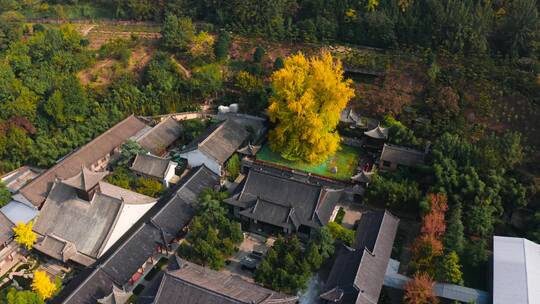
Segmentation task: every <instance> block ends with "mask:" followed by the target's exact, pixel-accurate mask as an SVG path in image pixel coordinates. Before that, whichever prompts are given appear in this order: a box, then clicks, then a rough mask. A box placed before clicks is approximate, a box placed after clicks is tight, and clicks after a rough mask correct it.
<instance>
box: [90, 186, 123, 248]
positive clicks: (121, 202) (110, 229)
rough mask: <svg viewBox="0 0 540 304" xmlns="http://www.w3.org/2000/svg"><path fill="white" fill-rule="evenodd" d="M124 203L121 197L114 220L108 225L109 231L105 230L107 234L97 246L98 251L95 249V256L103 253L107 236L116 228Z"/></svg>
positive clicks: (107, 239)
mask: <svg viewBox="0 0 540 304" xmlns="http://www.w3.org/2000/svg"><path fill="white" fill-rule="evenodd" d="M125 205H126V202H125V201H124V198H123V197H121V200H120V207H119V208H118V212H116V216H115V217H114V221H113V222H112V224H111V225H110V227H109V231H107V235H106V236H105V238H104V239H103V241H102V242H101V245H99V248H98V251H97V254H96V255H97V257H100V256H101V255H102V254H103V253H104V252H103V250H104V249H105V246H106V245H107V243H108V242H109V238H110V237H111V235H112V234H113V231H114V229H115V228H116V225H117V224H118V221H119V219H120V216H121V215H122V211H124V207H125ZM126 232H127V231H126ZM126 232H124V233H126ZM117 241H118V240H117Z"/></svg>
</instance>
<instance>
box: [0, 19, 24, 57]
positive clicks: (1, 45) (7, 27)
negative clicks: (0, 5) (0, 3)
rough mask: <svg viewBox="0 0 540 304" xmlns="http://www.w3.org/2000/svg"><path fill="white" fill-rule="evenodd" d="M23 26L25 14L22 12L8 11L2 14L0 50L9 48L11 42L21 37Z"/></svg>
mask: <svg viewBox="0 0 540 304" xmlns="http://www.w3.org/2000/svg"><path fill="white" fill-rule="evenodd" d="M0 12H1V10H0ZM23 26H24V16H23V15H21V14H20V13H18V12H14V11H8V12H3V13H1V14H0V50H4V49H7V48H8V46H9V44H10V43H12V42H17V41H19V39H21V37H22V35H23Z"/></svg>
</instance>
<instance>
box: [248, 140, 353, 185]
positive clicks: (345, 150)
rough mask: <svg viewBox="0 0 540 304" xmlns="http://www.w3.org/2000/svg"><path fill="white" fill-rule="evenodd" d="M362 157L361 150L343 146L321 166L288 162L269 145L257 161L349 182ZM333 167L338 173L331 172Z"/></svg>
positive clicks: (258, 155) (263, 148)
mask: <svg viewBox="0 0 540 304" xmlns="http://www.w3.org/2000/svg"><path fill="white" fill-rule="evenodd" d="M360 157H361V151H360V150H359V149H357V148H354V147H351V146H346V145H341V149H340V150H339V151H338V152H337V153H336V154H334V155H332V156H330V157H328V159H327V160H325V161H324V162H322V163H320V164H309V163H306V162H302V161H290V160H286V159H284V158H283V157H281V155H279V153H275V152H273V151H272V150H271V149H270V147H269V146H268V145H264V146H263V147H262V149H261V150H260V151H259V153H257V159H259V160H262V161H266V162H270V163H275V164H277V165H281V166H285V167H289V168H291V169H296V170H300V171H305V172H310V173H315V174H318V175H322V176H326V177H330V178H334V179H338V180H343V181H347V180H349V179H350V178H351V176H352V175H354V174H355V170H356V167H357V166H358V163H359V160H360ZM333 167H337V173H332V172H331V169H332V168H333Z"/></svg>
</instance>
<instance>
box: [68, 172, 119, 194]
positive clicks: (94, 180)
mask: <svg viewBox="0 0 540 304" xmlns="http://www.w3.org/2000/svg"><path fill="white" fill-rule="evenodd" d="M107 174H109V172H107V171H102V172H93V171H90V170H88V169H87V168H86V167H82V170H81V171H80V172H79V173H78V174H77V175H75V176H73V177H70V178H68V179H65V180H63V181H62V182H63V183H64V184H66V185H69V186H71V187H73V188H77V189H80V190H83V191H88V190H90V189H92V188H93V187H94V186H96V185H97V184H98V183H99V182H100V181H101V180H102V179H103V178H104V177H105V176H106V175H107Z"/></svg>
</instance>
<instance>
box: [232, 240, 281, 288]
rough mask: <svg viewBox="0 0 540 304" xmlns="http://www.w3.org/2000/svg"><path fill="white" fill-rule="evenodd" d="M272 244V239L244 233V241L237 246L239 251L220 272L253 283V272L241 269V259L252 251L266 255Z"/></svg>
mask: <svg viewBox="0 0 540 304" xmlns="http://www.w3.org/2000/svg"><path fill="white" fill-rule="evenodd" d="M273 244H274V239H273V238H266V237H264V236H261V235H257V234H253V233H248V232H245V233H244V241H242V243H241V244H240V245H239V246H238V248H239V250H238V252H236V253H235V254H234V255H233V256H232V257H231V258H230V259H229V260H228V262H227V265H226V266H225V268H224V269H223V270H222V271H223V272H225V273H228V274H234V275H238V276H240V277H242V278H243V279H244V280H247V281H248V282H254V280H253V274H254V272H253V271H250V270H247V269H244V268H242V264H241V261H242V259H244V258H246V257H248V256H249V254H250V253H251V252H252V251H258V252H261V253H263V254H266V252H267V251H268V248H270V247H272V245H273Z"/></svg>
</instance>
